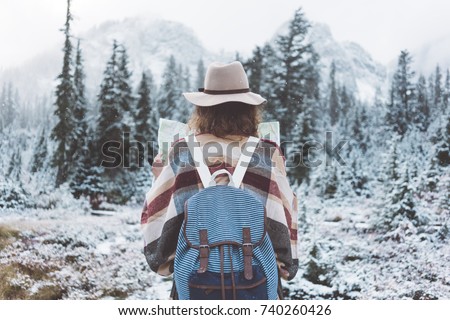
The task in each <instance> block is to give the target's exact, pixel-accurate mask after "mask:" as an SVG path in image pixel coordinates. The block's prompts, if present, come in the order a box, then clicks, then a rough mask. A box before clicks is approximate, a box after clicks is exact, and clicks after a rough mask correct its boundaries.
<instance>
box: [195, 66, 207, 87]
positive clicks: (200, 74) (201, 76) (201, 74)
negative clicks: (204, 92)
mask: <svg viewBox="0 0 450 320" xmlns="http://www.w3.org/2000/svg"><path fill="white" fill-rule="evenodd" d="M205 73H206V70H205V65H204V63H203V59H200V60H198V64H197V78H196V79H195V86H196V87H197V88H203V86H204V81H205Z"/></svg>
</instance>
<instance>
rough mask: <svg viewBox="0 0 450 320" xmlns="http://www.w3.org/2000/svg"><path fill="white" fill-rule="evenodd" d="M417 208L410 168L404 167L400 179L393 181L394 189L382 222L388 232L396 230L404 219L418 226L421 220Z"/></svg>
mask: <svg viewBox="0 0 450 320" xmlns="http://www.w3.org/2000/svg"><path fill="white" fill-rule="evenodd" d="M415 207H416V204H415V200H414V195H413V188H412V187H411V185H410V181H409V173H408V167H407V166H404V168H403V173H402V175H401V177H400V179H398V180H395V181H393V188H392V191H391V192H390V193H389V194H388V197H387V202H386V205H385V207H384V210H383V213H382V217H381V221H380V222H381V223H382V225H383V227H384V228H386V229H388V230H394V229H396V228H397V227H398V226H399V224H400V223H401V222H402V221H403V220H404V219H407V220H409V221H411V222H413V224H415V225H418V224H419V219H418V215H417V212H416V209H415Z"/></svg>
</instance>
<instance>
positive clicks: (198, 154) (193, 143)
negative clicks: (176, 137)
mask: <svg viewBox="0 0 450 320" xmlns="http://www.w3.org/2000/svg"><path fill="white" fill-rule="evenodd" d="M186 140H187V144H188V147H189V152H190V153H191V156H192V159H194V165H195V167H196V168H195V169H197V172H198V175H199V176H200V180H201V181H202V184H203V188H208V186H209V182H210V181H211V173H210V172H209V168H208V166H207V165H206V163H205V161H204V157H203V152H202V148H201V146H200V143H199V142H198V141H197V138H196V137H195V134H191V135H189V136H187V137H186Z"/></svg>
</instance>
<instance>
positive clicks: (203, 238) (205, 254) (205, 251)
mask: <svg viewBox="0 0 450 320" xmlns="http://www.w3.org/2000/svg"><path fill="white" fill-rule="evenodd" d="M199 235H200V248H199V251H200V267H199V268H198V270H197V272H198V273H205V272H206V270H207V269H208V259H209V245H208V230H206V229H201V230H199Z"/></svg>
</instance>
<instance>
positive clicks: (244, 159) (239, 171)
mask: <svg viewBox="0 0 450 320" xmlns="http://www.w3.org/2000/svg"><path fill="white" fill-rule="evenodd" d="M190 137H192V138H190ZM186 138H187V139H186V140H187V144H188V147H189V151H190V153H191V156H192V159H193V160H194V165H197V164H198V166H197V167H196V169H197V172H198V174H199V176H200V180H201V181H202V184H203V187H204V188H208V187H211V186H215V185H216V181H215V178H216V177H217V175H219V174H222V173H226V174H228V177H229V178H230V182H229V183H228V185H229V186H234V187H236V188H239V187H240V185H241V183H242V180H243V179H244V176H245V172H246V171H247V168H248V165H249V164H250V161H251V159H252V157H253V153H254V152H255V149H256V146H257V145H258V142H259V140H260V139H259V138H257V137H253V136H250V137H249V138H248V140H247V141H246V142H245V144H244V150H243V152H242V153H241V156H240V157H239V160H238V163H237V165H236V168H235V169H234V174H233V175H231V173H230V172H228V171H227V170H226V169H221V170H217V171H216V172H214V173H213V174H212V175H211V173H210V172H209V168H208V166H207V165H206V163H205V161H204V157H203V152H202V149H201V148H199V146H200V143H199V142H198V140H197V138H196V137H195V134H192V135H190V136H187V137H186ZM192 142H193V143H192Z"/></svg>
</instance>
